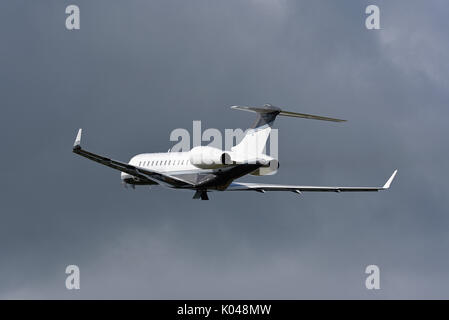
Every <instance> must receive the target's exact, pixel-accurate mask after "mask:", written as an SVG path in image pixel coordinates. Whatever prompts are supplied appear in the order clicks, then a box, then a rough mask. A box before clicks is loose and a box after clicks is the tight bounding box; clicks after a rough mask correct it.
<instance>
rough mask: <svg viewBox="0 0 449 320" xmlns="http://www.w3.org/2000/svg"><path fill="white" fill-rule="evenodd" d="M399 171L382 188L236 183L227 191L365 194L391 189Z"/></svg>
mask: <svg viewBox="0 0 449 320" xmlns="http://www.w3.org/2000/svg"><path fill="white" fill-rule="evenodd" d="M397 172H398V170H395V171H394V172H393V174H392V175H391V177H390V178H389V179H388V180H387V182H386V183H385V184H384V185H383V186H382V187H325V186H295V185H280V184H263V183H245V182H234V183H231V184H230V186H229V187H228V188H227V189H226V191H258V192H266V191H291V192H296V193H302V192H365V191H380V190H387V189H389V188H390V185H391V182H392V181H393V179H394V177H395V176H396V173H397Z"/></svg>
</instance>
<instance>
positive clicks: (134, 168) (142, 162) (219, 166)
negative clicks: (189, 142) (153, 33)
mask: <svg viewBox="0 0 449 320" xmlns="http://www.w3.org/2000/svg"><path fill="white" fill-rule="evenodd" d="M231 108H232V109H235V110H242V111H248V112H254V113H256V114H257V121H256V122H255V124H254V125H253V126H252V127H251V128H250V129H248V130H247V131H246V134H245V136H244V137H243V139H242V140H241V141H240V143H238V144H236V145H235V146H233V147H232V148H231V150H228V151H226V150H220V149H218V148H214V147H211V146H196V147H194V148H192V149H191V150H190V151H187V152H166V153H142V154H138V155H136V156H134V157H132V158H131V160H130V161H129V162H128V163H126V162H121V161H117V160H112V159H110V158H108V157H105V156H101V155H98V154H95V153H92V152H89V151H87V150H85V149H83V148H82V147H81V134H82V129H79V131H78V134H77V136H76V139H75V143H74V145H73V152H74V153H76V154H78V155H80V156H83V157H85V158H87V159H90V160H93V161H96V162H98V163H100V164H103V165H105V166H108V167H110V168H113V169H116V170H118V171H121V180H122V183H123V184H124V185H125V186H127V185H130V186H131V187H132V188H135V186H136V185H160V186H165V187H168V188H172V189H178V190H179V189H188V190H193V191H194V192H195V193H194V196H193V199H201V200H209V197H208V192H212V191H256V192H261V193H265V192H267V191H290V192H295V193H297V194H302V192H364V191H367V192H370V191H371V192H372V191H381V190H387V189H389V188H390V185H391V182H392V181H393V179H394V177H395V176H396V173H397V170H394V172H393V174H392V175H391V176H390V178H389V179H388V180H387V182H386V183H385V184H384V185H383V186H382V187H338V186H336V187H327V186H303V185H278V184H261V183H246V182H238V181H235V180H236V179H238V178H241V177H243V176H245V175H248V174H249V175H254V176H264V175H272V174H275V173H276V172H277V170H278V169H279V161H278V159H275V158H273V157H270V156H268V155H266V154H264V153H263V152H264V149H265V144H266V142H267V139H268V137H269V134H270V132H271V128H272V126H273V123H274V120H275V119H276V117H277V116H285V117H296V118H304V119H314V120H322V121H332V122H344V121H346V120H341V119H335V118H328V117H322V116H316V115H311V114H305V113H297V112H289V111H284V110H283V109H281V108H279V107H276V106H273V105H271V104H265V105H263V106H261V107H260V106H259V107H257V106H232V107H231Z"/></svg>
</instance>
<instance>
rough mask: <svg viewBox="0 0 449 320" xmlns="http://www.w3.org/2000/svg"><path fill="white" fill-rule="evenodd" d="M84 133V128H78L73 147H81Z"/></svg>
mask: <svg viewBox="0 0 449 320" xmlns="http://www.w3.org/2000/svg"><path fill="white" fill-rule="evenodd" d="M82 133H83V129H81V128H80V129H79V130H78V134H77V135H76V139H75V143H74V144H73V149H76V148H80V145H81V134H82Z"/></svg>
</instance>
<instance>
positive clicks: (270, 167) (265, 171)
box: [250, 159, 279, 176]
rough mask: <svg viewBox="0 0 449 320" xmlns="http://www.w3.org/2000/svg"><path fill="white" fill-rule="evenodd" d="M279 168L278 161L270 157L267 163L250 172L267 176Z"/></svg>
mask: <svg viewBox="0 0 449 320" xmlns="http://www.w3.org/2000/svg"><path fill="white" fill-rule="evenodd" d="M278 169H279V161H278V160H276V159H272V160H270V161H268V163H267V164H266V165H264V166H262V167H260V168H259V169H257V170H254V171H253V172H251V173H250V175H252V176H269V175H272V174H275V173H276V172H277V171H278Z"/></svg>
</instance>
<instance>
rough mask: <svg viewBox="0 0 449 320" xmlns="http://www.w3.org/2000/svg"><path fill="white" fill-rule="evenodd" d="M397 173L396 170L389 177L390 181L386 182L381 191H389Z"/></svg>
mask: <svg viewBox="0 0 449 320" xmlns="http://www.w3.org/2000/svg"><path fill="white" fill-rule="evenodd" d="M397 172H398V170H397V169H396V170H394V172H393V174H392V175H391V177H390V179H388V180H387V182H386V183H385V184H384V186H383V189H389V188H390V184H391V182H392V181H393V179H394V177H395V176H396V173H397Z"/></svg>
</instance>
